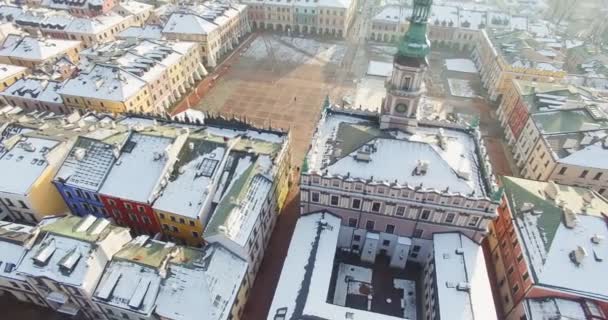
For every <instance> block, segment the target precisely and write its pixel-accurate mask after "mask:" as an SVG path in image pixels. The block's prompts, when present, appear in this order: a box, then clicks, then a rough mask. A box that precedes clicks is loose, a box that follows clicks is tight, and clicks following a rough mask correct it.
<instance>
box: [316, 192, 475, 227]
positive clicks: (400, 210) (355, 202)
mask: <svg viewBox="0 0 608 320" xmlns="http://www.w3.org/2000/svg"><path fill="white" fill-rule="evenodd" d="M311 201H312V202H315V203H319V202H320V193H319V192H314V191H313V192H311ZM329 204H330V205H331V206H334V207H340V196H337V195H331V196H330V201H329ZM361 205H362V202H361V199H356V198H355V199H351V203H350V209H355V210H360V209H361V208H362V207H361ZM381 208H382V203H381V202H372V206H371V212H374V213H381ZM405 212H406V207H405V206H397V207H396V208H395V215H396V216H399V217H404V216H405ZM419 218H420V219H421V220H430V218H431V210H430V209H423V210H422V212H421V214H420V216H419ZM455 220H456V214H455V213H452V212H450V213H448V214H446V215H445V217H444V221H443V222H444V223H454V221H455ZM479 220H480V218H479V217H478V216H471V218H470V219H469V221H468V223H467V225H468V226H469V227H476V226H477V224H478V223H479Z"/></svg>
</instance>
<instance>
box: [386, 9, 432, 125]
mask: <svg viewBox="0 0 608 320" xmlns="http://www.w3.org/2000/svg"><path fill="white" fill-rule="evenodd" d="M432 4H433V0H414V8H413V11H412V16H411V18H410V26H409V28H408V30H407V32H406V33H405V35H404V36H403V37H402V38H401V40H400V41H399V44H398V47H397V54H395V57H394V60H393V74H392V75H391V78H390V79H389V80H388V81H387V83H386V97H385V98H384V101H383V103H382V110H381V115H380V127H381V128H383V129H391V128H395V129H401V130H404V131H408V132H413V131H414V130H415V128H416V126H417V125H418V104H419V103H420V97H421V96H422V94H423V93H424V92H423V91H424V90H423V87H424V86H423V84H424V74H425V72H426V70H427V68H428V61H427V55H428V54H429V51H430V50H431V44H430V42H429V39H428V37H427V34H426V33H427V21H428V19H429V15H430V13H431V5H432Z"/></svg>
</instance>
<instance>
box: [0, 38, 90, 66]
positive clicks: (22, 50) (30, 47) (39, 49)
mask: <svg viewBox="0 0 608 320" xmlns="http://www.w3.org/2000/svg"><path fill="white" fill-rule="evenodd" d="M76 48H80V41H74V40H63V39H50V38H49V39H47V38H33V37H30V36H18V35H12V34H11V35H8V36H7V37H6V38H5V39H4V43H3V44H2V47H1V48H0V56H3V57H10V58H13V59H21V60H28V61H45V60H47V59H49V58H53V57H58V56H59V55H62V54H64V53H66V52H68V51H70V50H73V49H76Z"/></svg>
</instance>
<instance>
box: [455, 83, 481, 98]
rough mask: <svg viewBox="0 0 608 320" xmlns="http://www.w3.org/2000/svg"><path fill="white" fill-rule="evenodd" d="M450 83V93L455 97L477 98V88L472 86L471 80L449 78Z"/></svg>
mask: <svg viewBox="0 0 608 320" xmlns="http://www.w3.org/2000/svg"><path fill="white" fill-rule="evenodd" d="M448 84H449V86H450V94H451V95H453V96H454V97H463V98H475V97H476V96H477V94H475V90H473V88H471V83H470V82H469V80H464V79H452V78H449V79H448Z"/></svg>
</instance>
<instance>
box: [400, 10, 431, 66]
mask: <svg viewBox="0 0 608 320" xmlns="http://www.w3.org/2000/svg"><path fill="white" fill-rule="evenodd" d="M432 4H433V0H414V8H413V9H412V16H411V18H410V27H409V28H408V30H407V32H406V33H405V35H404V36H403V37H402V38H401V41H399V44H398V45H397V49H398V51H397V55H398V56H404V57H410V58H426V56H427V55H428V53H429V51H431V43H430V41H429V38H428V37H427V35H426V27H427V22H428V20H429V15H430V14H431V5H432Z"/></svg>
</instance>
